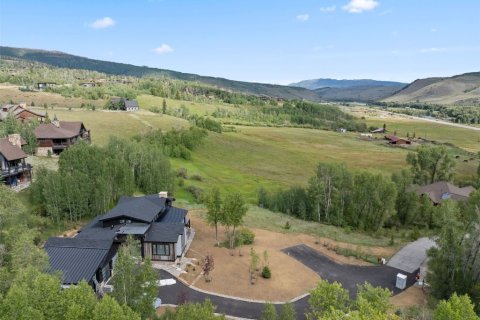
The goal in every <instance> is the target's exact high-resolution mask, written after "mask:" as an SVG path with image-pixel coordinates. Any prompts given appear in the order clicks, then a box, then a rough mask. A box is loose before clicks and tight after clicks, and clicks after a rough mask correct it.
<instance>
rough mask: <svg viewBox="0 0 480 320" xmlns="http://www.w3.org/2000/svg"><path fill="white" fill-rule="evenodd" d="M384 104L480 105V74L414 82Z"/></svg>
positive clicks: (466, 74) (387, 99)
mask: <svg viewBox="0 0 480 320" xmlns="http://www.w3.org/2000/svg"><path fill="white" fill-rule="evenodd" d="M383 101H384V102H398V103H412V102H424V103H435V104H448V105H480V72H472V73H465V74H461V75H457V76H453V77H449V78H426V79H419V80H415V81H414V82H412V83H411V84H409V85H408V86H406V87H405V88H404V89H402V90H400V91H398V92H397V93H396V94H394V95H392V96H390V97H388V98H385V99H383Z"/></svg>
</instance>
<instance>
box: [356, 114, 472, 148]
mask: <svg viewBox="0 0 480 320" xmlns="http://www.w3.org/2000/svg"><path fill="white" fill-rule="evenodd" d="M351 113H352V114H353V115H355V116H357V117H365V121H366V123H367V125H368V126H375V127H381V126H383V124H384V123H385V124H386V125H387V130H388V131H389V132H390V133H392V134H393V133H394V132H395V131H396V132H397V134H398V135H399V136H406V135H407V133H409V134H410V135H413V133H414V132H415V135H416V137H417V138H418V137H422V138H425V139H428V140H433V141H437V142H443V143H449V144H453V145H455V146H457V147H459V148H462V149H465V150H466V151H469V152H478V151H480V131H475V130H470V129H465V128H460V127H453V126H449V125H446V124H442V123H436V122H432V121H424V120H420V119H412V118H411V117H410V116H404V115H398V114H394V113H391V112H386V111H381V110H378V109H372V108H365V107H356V108H352V109H351Z"/></svg>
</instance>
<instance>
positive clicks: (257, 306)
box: [158, 270, 308, 319]
mask: <svg viewBox="0 0 480 320" xmlns="http://www.w3.org/2000/svg"><path fill="white" fill-rule="evenodd" d="M159 272H160V279H169V278H172V275H171V274H169V273H168V272H166V271H164V270H160V271H159ZM181 296H183V297H185V298H186V300H187V301H188V302H204V301H205V299H210V301H211V302H212V303H213V304H214V305H215V306H217V309H216V312H217V313H224V314H226V315H229V316H234V317H239V318H247V319H260V316H261V314H262V311H263V309H264V308H265V305H264V304H263V303H256V302H247V301H243V300H236V299H231V298H224V297H220V296H216V295H212V294H207V293H203V292H200V291H197V290H194V289H192V288H190V287H188V286H186V285H185V284H184V283H183V282H180V281H178V280H177V283H176V284H174V285H168V286H162V287H160V289H159V294H158V297H159V298H160V299H162V304H175V305H176V304H177V303H178V300H179V299H178V298H179V297H181ZM293 306H294V307H295V310H296V312H297V319H305V316H304V314H305V312H306V310H307V309H308V296H307V297H305V298H302V299H300V300H298V301H296V302H295V303H293ZM276 308H277V311H278V312H280V310H281V305H276Z"/></svg>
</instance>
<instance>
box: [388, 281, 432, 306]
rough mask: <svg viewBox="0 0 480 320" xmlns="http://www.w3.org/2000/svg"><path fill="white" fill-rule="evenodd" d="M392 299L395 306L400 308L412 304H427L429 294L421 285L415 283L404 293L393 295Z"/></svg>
mask: <svg viewBox="0 0 480 320" xmlns="http://www.w3.org/2000/svg"><path fill="white" fill-rule="evenodd" d="M390 301H391V302H392V304H393V305H394V307H396V308H398V309H403V308H408V307H411V306H418V307H421V306H424V305H426V304H427V296H426V294H425V292H424V291H423V290H422V288H421V287H419V286H416V285H413V286H411V287H410V288H408V289H407V290H405V291H403V292H402V293H400V294H397V295H396V296H394V297H392V299H391V300H390Z"/></svg>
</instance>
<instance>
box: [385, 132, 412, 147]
mask: <svg viewBox="0 0 480 320" xmlns="http://www.w3.org/2000/svg"><path fill="white" fill-rule="evenodd" d="M385 139H386V140H388V143H390V144H394V145H401V144H411V143H412V142H411V141H410V140H407V139H403V138H399V137H397V136H394V135H391V134H390V135H386V136H385Z"/></svg>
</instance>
